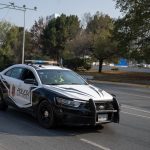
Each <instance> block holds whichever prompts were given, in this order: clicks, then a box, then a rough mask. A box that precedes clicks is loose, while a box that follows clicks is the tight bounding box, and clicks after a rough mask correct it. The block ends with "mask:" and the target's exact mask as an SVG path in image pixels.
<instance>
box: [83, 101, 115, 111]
mask: <svg viewBox="0 0 150 150" xmlns="http://www.w3.org/2000/svg"><path fill="white" fill-rule="evenodd" d="M95 107H96V111H101V110H114V108H113V103H112V102H95ZM85 108H86V109H90V108H91V107H90V104H89V103H86V105H85Z"/></svg>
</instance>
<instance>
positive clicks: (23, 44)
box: [22, 10, 26, 64]
mask: <svg viewBox="0 0 150 150" xmlns="http://www.w3.org/2000/svg"><path fill="white" fill-rule="evenodd" d="M25 13H26V10H24V28H23V43H22V64H24V48H25V20H26V19H25V17H26V16H25Z"/></svg>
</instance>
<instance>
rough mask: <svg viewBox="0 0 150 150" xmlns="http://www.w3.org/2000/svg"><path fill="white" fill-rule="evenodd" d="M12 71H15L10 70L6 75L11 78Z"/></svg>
mask: <svg viewBox="0 0 150 150" xmlns="http://www.w3.org/2000/svg"><path fill="white" fill-rule="evenodd" d="M12 70H13V69H10V70H8V71H7V72H6V73H5V75H6V76H9V77H10V76H11V73H12Z"/></svg>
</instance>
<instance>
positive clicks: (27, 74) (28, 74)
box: [21, 69, 35, 80]
mask: <svg viewBox="0 0 150 150" xmlns="http://www.w3.org/2000/svg"><path fill="white" fill-rule="evenodd" d="M21 79H22V80H25V79H35V76H34V74H33V72H32V71H30V70H28V69H24V71H23V74H22V77H21Z"/></svg>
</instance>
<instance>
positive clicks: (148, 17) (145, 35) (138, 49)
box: [114, 0, 150, 62]
mask: <svg viewBox="0 0 150 150" xmlns="http://www.w3.org/2000/svg"><path fill="white" fill-rule="evenodd" d="M115 1H116V6H117V7H118V8H120V10H121V12H123V13H124V17H123V18H119V19H118V20H117V21H116V23H115V30H114V38H115V39H116V40H117V41H118V43H119V47H120V48H121V49H122V52H123V54H124V55H125V56H126V57H128V58H134V59H136V60H145V61H147V62H148V61H149V58H148V57H147V56H149V57H150V55H149V54H150V53H149V51H150V49H149V48H150V1H149V0H126V1H125V0H115Z"/></svg>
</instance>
